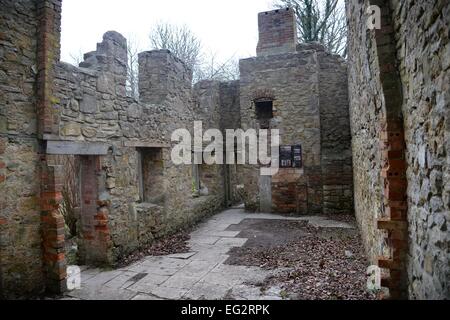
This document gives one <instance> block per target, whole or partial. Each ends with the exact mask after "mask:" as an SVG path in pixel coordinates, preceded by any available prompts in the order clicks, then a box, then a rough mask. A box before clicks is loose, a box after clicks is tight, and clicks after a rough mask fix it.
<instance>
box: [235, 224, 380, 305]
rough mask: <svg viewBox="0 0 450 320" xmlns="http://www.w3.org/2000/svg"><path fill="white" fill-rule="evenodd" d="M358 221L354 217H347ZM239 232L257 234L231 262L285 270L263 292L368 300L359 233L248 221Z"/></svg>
mask: <svg viewBox="0 0 450 320" xmlns="http://www.w3.org/2000/svg"><path fill="white" fill-rule="evenodd" d="M340 220H344V221H346V222H354V220H353V218H352V217H346V218H342V219H340ZM241 224H242V225H241V226H239V225H236V226H235V228H234V229H241V230H242V233H244V234H246V235H248V234H250V233H253V234H254V237H253V238H249V241H248V242H247V244H246V245H245V246H244V247H241V248H233V249H232V250H231V251H230V254H231V257H230V259H228V260H227V262H226V263H228V264H234V265H246V266H259V267H261V268H265V269H271V270H273V269H283V268H287V269H286V270H288V271H283V272H281V273H280V274H278V275H277V276H274V277H272V278H268V279H266V281H265V282H264V283H261V290H265V289H266V288H269V287H271V286H278V287H281V288H282V290H283V291H282V293H283V296H285V297H286V298H290V299H301V300H319V299H320V300H340V299H343V300H367V299H375V296H374V295H373V294H371V293H368V292H367V291H366V279H367V278H366V275H365V273H366V268H367V265H368V263H367V261H366V258H365V255H364V250H363V247H362V244H361V240H360V237H359V234H358V232H357V231H356V229H341V228H339V229H338V228H315V227H312V226H310V225H308V224H307V223H305V222H294V221H281V220H279V221H256V220H255V221H248V220H247V221H243V222H242V223H241Z"/></svg>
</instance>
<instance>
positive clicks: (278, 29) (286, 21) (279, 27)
mask: <svg viewBox="0 0 450 320" xmlns="http://www.w3.org/2000/svg"><path fill="white" fill-rule="evenodd" d="M258 28H259V42H258V47H257V48H256V53H257V55H258V56H268V55H274V54H281V53H288V52H295V51H296V46H297V26H296V21H295V14H294V10H292V9H291V8H284V9H277V10H273V11H267V12H261V13H260V14H258Z"/></svg>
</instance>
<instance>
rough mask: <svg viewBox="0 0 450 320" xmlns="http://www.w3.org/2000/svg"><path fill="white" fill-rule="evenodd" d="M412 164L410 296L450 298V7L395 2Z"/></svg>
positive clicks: (441, 3)
mask: <svg viewBox="0 0 450 320" xmlns="http://www.w3.org/2000/svg"><path fill="white" fill-rule="evenodd" d="M392 10H393V11H392V13H393V15H394V26H395V29H396V30H395V31H396V32H395V34H396V40H397V54H398V60H399V61H400V76H401V80H402V83H403V94H404V101H403V115H404V118H405V121H404V126H405V141H406V146H407V152H406V159H407V164H408V170H407V179H408V192H407V194H408V207H409V209H408V221H409V230H410V248H409V251H410V258H409V263H408V265H409V266H408V273H409V292H410V297H411V298H415V299H431V298H447V299H448V298H450V281H449V279H450V265H449V259H450V253H449V246H450V235H449V226H450V179H449V178H450V176H449V173H450V168H449V156H448V155H449V152H450V122H449V121H450V108H449V104H450V41H449V32H450V4H449V3H448V2H447V1H437V0H435V1H404V2H402V3H400V2H399V3H395V2H392Z"/></svg>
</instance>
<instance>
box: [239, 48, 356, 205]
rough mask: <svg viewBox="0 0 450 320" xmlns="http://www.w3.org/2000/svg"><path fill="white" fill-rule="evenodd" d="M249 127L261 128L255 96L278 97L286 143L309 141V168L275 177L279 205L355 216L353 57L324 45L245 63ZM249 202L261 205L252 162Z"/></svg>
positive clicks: (244, 115) (276, 125) (244, 107)
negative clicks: (349, 79)
mask: <svg viewBox="0 0 450 320" xmlns="http://www.w3.org/2000/svg"><path fill="white" fill-rule="evenodd" d="M240 71H241V80H240V85H241V98H240V103H241V122H242V128H243V129H244V130H247V129H249V128H256V129H259V128H260V127H261V124H260V123H259V122H258V119H257V116H256V111H255V100H258V99H261V98H263V99H269V100H273V115H274V117H273V118H272V119H271V120H270V128H271V129H279V130H280V139H281V141H280V143H281V145H298V144H300V145H302V148H303V150H302V152H303V154H302V156H303V168H302V169H301V170H300V169H295V170H294V172H291V171H292V169H284V168H280V171H279V173H278V174H277V175H275V176H274V177H273V179H272V182H271V191H270V192H271V193H272V208H273V210H275V211H278V212H286V213H292V212H297V213H322V212H324V213H344V212H345V213H351V212H352V211H353V210H352V189H353V187H352V171H351V165H352V156H351V150H350V141H351V137H350V124H349V115H348V93H347V92H348V91H347V85H346V78H347V66H346V63H345V61H343V60H342V59H341V58H339V57H338V56H335V55H330V54H328V53H326V52H324V48H323V47H322V46H321V45H318V44H314V43H313V44H301V45H298V46H297V52H292V53H288V54H280V55H270V56H265V57H257V58H251V59H245V60H241V65H240ZM242 170H243V171H244V172H245V173H244V177H245V179H244V180H245V181H246V187H245V191H246V204H247V207H248V208H252V209H258V208H259V202H260V201H261V198H260V194H259V193H260V190H259V189H260V188H263V189H264V186H263V185H264V184H266V183H265V182H264V178H262V179H263V180H261V178H260V177H259V172H258V169H257V168H256V167H251V166H244V167H243V169H242Z"/></svg>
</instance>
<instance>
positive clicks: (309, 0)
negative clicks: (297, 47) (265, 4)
mask: <svg viewBox="0 0 450 320" xmlns="http://www.w3.org/2000/svg"><path fill="white" fill-rule="evenodd" d="M275 6H276V7H278V8H282V7H291V8H292V9H293V10H294V11H295V15H296V18H297V26H298V33H299V40H300V41H301V42H312V41H317V42H320V43H322V44H323V45H324V46H325V48H326V49H327V50H328V51H329V52H332V53H337V54H340V55H342V56H346V55H347V22H346V16H345V8H344V3H343V0H276V2H275Z"/></svg>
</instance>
